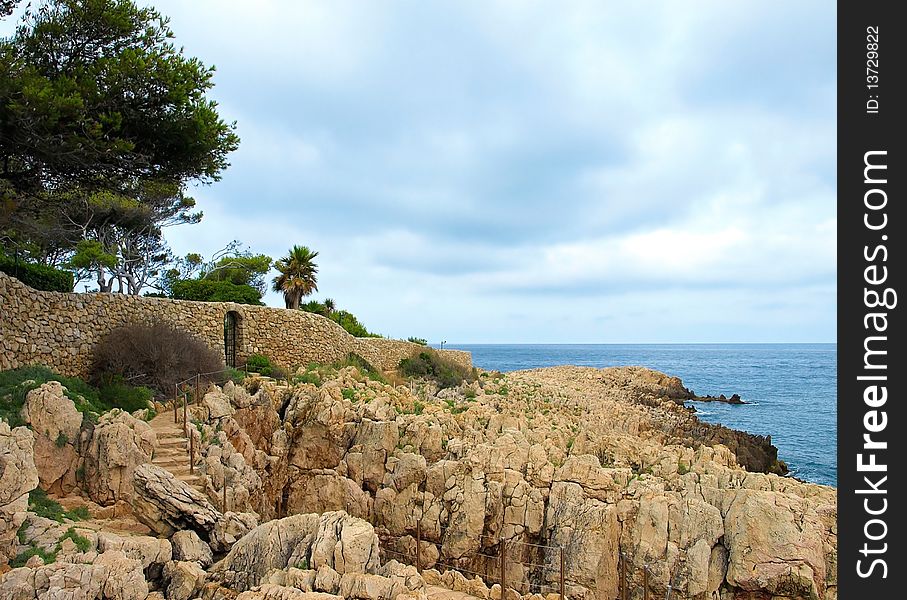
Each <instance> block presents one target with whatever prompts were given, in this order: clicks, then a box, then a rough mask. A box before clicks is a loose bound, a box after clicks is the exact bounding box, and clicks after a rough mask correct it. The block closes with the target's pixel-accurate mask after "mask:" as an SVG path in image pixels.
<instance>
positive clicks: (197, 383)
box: [194, 373, 202, 404]
mask: <svg viewBox="0 0 907 600" xmlns="http://www.w3.org/2000/svg"><path fill="white" fill-rule="evenodd" d="M201 387H202V376H201V373H196V375H195V398H194V400H195V403H196V404H198V402H199V401H200V400H201V398H200V397H199V394H200V393H201Z"/></svg>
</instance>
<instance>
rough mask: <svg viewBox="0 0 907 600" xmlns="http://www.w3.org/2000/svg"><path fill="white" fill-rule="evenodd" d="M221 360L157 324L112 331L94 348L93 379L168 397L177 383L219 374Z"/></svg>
mask: <svg viewBox="0 0 907 600" xmlns="http://www.w3.org/2000/svg"><path fill="white" fill-rule="evenodd" d="M223 368H224V362H223V357H222V356H221V354H220V353H219V352H215V351H214V350H212V349H211V348H209V347H208V346H207V345H206V344H205V343H204V342H203V341H201V340H200V339H198V338H196V337H195V336H193V335H191V334H189V333H187V332H185V331H181V330H179V329H176V328H174V327H173V326H171V325H169V324H167V323H162V322H158V323H155V324H153V325H140V324H134V325H126V326H123V327H119V328H117V329H114V330H113V331H111V332H110V333H109V334H107V335H106V336H105V337H104V338H103V339H102V340H101V341H100V342H99V343H98V344H97V346H95V352H94V363H93V365H92V379H93V381H96V382H99V383H101V384H104V383H109V382H111V381H115V380H116V378H117V377H119V378H120V380H121V381H129V382H131V383H134V384H136V385H141V386H146V387H149V388H151V389H152V390H154V391H156V392H159V393H161V394H164V395H166V396H170V395H172V394H173V389H174V386H175V385H176V384H177V383H179V382H180V381H184V380H186V379H189V378H190V377H194V376H195V375H196V374H198V373H209V372H212V371H220V370H221V369H223Z"/></svg>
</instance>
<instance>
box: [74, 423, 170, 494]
mask: <svg viewBox="0 0 907 600" xmlns="http://www.w3.org/2000/svg"><path fill="white" fill-rule="evenodd" d="M155 448H157V435H155V433H154V430H152V429H151V426H150V425H148V423H146V422H145V421H140V420H138V419H136V418H135V417H133V416H132V415H130V414H129V413H126V412H123V411H120V410H112V411H110V412H108V413H105V414H104V415H102V416H101V418H100V420H99V422H98V424H97V425H96V426H95V428H94V433H93V434H92V437H91V441H90V442H89V445H88V449H87V451H86V454H85V457H84V458H85V477H84V481H85V487H86V490H87V491H88V495H89V496H90V497H91V499H92V500H94V501H95V502H97V503H98V504H101V505H102V506H108V505H111V504H114V503H116V502H117V501H119V500H127V501H128V500H129V499H130V498H132V496H133V493H134V490H135V486H134V485H133V474H134V472H135V470H136V468H137V467H138V466H139V465H142V464H144V463H147V462H150V461H151V457H152V455H153V454H154V450H155Z"/></svg>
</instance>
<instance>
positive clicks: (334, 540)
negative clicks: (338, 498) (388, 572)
mask: <svg viewBox="0 0 907 600" xmlns="http://www.w3.org/2000/svg"><path fill="white" fill-rule="evenodd" d="M311 554H312V560H311V562H310V564H311V565H312V567H313V568H315V569H317V568H319V567H321V566H328V567H330V568H332V569H333V570H335V571H337V572H338V573H340V574H341V575H343V574H344V573H374V572H375V571H376V570H377V568H378V558H379V557H378V536H377V535H375V529H374V527H372V525H371V524H370V523H369V522H367V521H363V520H362V519H357V518H355V517H351V516H350V515H348V514H346V513H344V512H341V511H337V512H333V513H325V514H323V515H321V520H320V522H319V524H318V530H317V532H316V533H315V540H314V542H313V544H312V552H311Z"/></svg>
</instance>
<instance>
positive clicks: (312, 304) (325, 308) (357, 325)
mask: <svg viewBox="0 0 907 600" xmlns="http://www.w3.org/2000/svg"><path fill="white" fill-rule="evenodd" d="M299 309H300V310H304V311H305V312H310V313H314V314H316V315H321V316H323V317H327V318H328V319H330V320H331V321H333V322H335V323H337V324H338V325H340V326H341V327H343V329H344V330H345V331H346V332H347V333H348V334H350V335H352V336H354V337H375V338H380V337H382V336H381V335H380V334H378V333H372V332H371V331H369V330H368V329H367V328H366V327H365V325H363V324H362V323H361V322H360V321H359V319H357V318H356V315H354V314H353V313H351V312H349V311H348V310H337V309H336V307H335V306H334V301H333V300H331V299H330V298H328V299H327V300H325V301H324V302H318V301H317V300H309V301H308V302H306V303H304V304H300V305H299Z"/></svg>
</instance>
